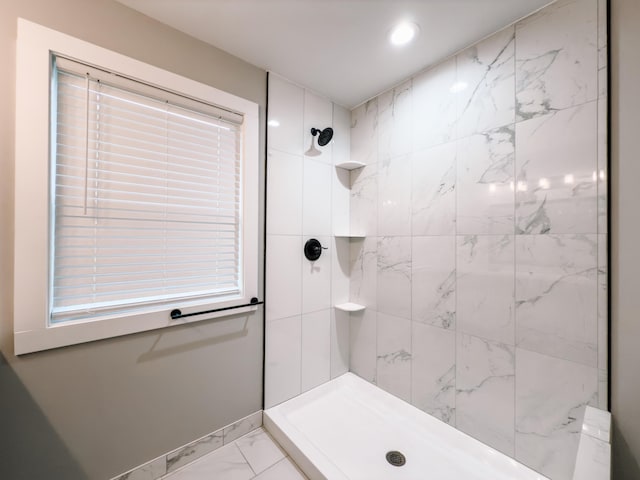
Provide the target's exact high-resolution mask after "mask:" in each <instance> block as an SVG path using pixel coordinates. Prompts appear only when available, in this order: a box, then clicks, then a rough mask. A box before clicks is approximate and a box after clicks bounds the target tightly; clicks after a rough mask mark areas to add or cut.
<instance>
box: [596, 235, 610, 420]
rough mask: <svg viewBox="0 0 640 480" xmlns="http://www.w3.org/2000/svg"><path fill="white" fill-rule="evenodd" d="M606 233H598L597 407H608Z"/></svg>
mask: <svg viewBox="0 0 640 480" xmlns="http://www.w3.org/2000/svg"><path fill="white" fill-rule="evenodd" d="M607 276H608V259H607V235H605V234H599V235H598V372H599V375H598V378H599V382H598V391H599V402H598V406H599V408H601V409H603V410H606V409H607V407H608V398H607V397H608V389H607V376H608V371H607V370H608V369H607V365H608V356H609V351H608V350H609V348H608V347H609V342H608V340H609V308H608V307H609V302H608V284H607Z"/></svg>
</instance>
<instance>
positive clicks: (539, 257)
mask: <svg viewBox="0 0 640 480" xmlns="http://www.w3.org/2000/svg"><path fill="white" fill-rule="evenodd" d="M516 325H517V326H516V341H517V345H518V346H520V347H523V348H526V349H528V350H533V351H536V352H540V353H545V354H547V355H552V356H556V357H559V358H564V359H566V360H572V361H575V362H579V363H582V364H585V365H589V366H593V367H596V366H597V346H596V345H597V238H596V236H595V235H575V236H574V235H545V236H542V235H536V236H533V235H526V236H517V237H516Z"/></svg>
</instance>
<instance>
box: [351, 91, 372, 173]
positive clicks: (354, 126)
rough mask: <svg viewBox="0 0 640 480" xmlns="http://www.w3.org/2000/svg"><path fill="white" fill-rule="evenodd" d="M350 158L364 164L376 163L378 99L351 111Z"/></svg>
mask: <svg viewBox="0 0 640 480" xmlns="http://www.w3.org/2000/svg"><path fill="white" fill-rule="evenodd" d="M351 160H352V161H354V162H362V163H364V164H366V165H375V164H377V163H378V99H377V98H374V99H372V100H369V101H368V102H366V103H364V104H362V105H360V106H359V107H358V108H356V109H354V110H353V111H352V112H351Z"/></svg>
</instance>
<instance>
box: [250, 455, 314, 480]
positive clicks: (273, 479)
mask: <svg viewBox="0 0 640 480" xmlns="http://www.w3.org/2000/svg"><path fill="white" fill-rule="evenodd" d="M306 479H307V477H305V476H304V474H303V473H302V472H301V471H300V470H299V469H298V467H296V464H295V463H293V462H292V461H291V459H290V458H289V457H287V458H283V459H282V460H280V461H279V462H278V463H276V464H275V465H273V466H272V467H270V468H268V469H267V470H265V471H264V472H262V473H261V474H260V475H258V476H257V477H255V480H306Z"/></svg>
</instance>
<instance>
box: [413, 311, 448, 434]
mask: <svg viewBox="0 0 640 480" xmlns="http://www.w3.org/2000/svg"><path fill="white" fill-rule="evenodd" d="M411 328H412V335H411V342H412V346H411V349H412V358H413V371H412V375H411V403H412V404H413V405H414V406H416V407H417V408H419V409H420V410H422V411H424V412H427V413H429V414H431V415H433V416H434V417H436V418H439V419H440V420H442V421H443V422H447V423H449V424H451V425H455V422H456V401H455V383H456V365H455V362H456V358H455V355H456V334H455V332H454V331H451V330H447V329H443V328H438V327H433V326H431V325H424V324H421V323H417V322H412V324H411Z"/></svg>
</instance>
